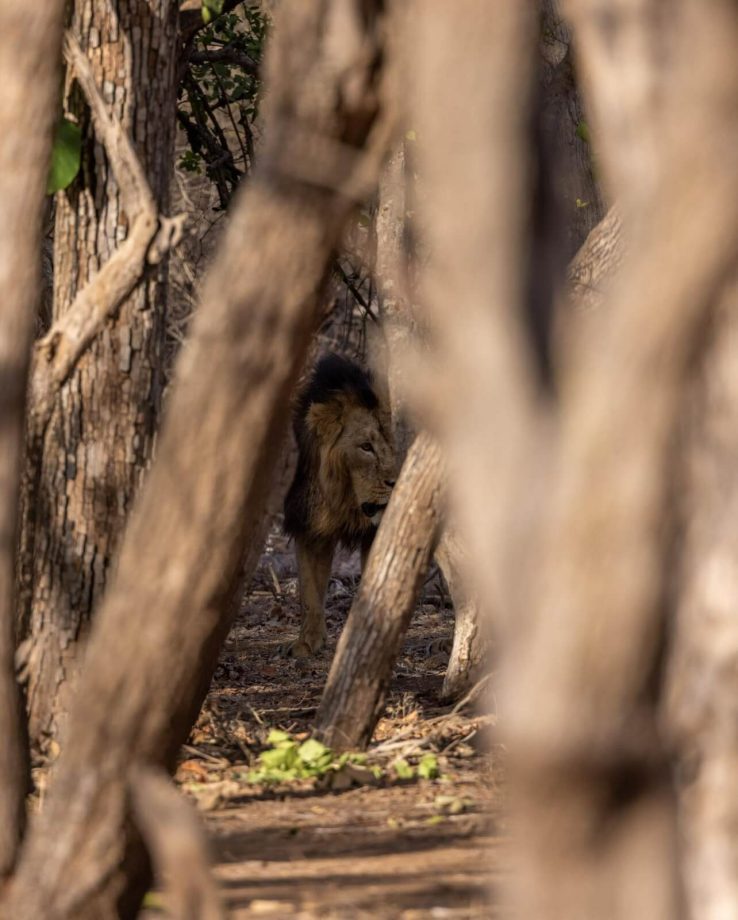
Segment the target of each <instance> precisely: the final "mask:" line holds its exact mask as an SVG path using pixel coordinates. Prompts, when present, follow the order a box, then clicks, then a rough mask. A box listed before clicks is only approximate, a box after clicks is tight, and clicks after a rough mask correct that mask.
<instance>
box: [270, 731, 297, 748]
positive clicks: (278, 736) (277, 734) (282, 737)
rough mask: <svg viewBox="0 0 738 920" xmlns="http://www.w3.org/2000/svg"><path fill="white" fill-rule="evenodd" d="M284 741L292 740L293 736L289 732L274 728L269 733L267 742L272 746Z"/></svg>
mask: <svg viewBox="0 0 738 920" xmlns="http://www.w3.org/2000/svg"><path fill="white" fill-rule="evenodd" d="M282 741H292V738H291V737H290V736H289V733H288V732H283V731H281V730H280V729H279V728H273V729H272V730H271V731H270V732H269V734H268V735H267V744H271V746H272V747H274V746H275V745H277V744H280V743H281V742H282Z"/></svg>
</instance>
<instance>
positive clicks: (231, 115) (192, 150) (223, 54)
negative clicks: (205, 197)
mask: <svg viewBox="0 0 738 920" xmlns="http://www.w3.org/2000/svg"><path fill="white" fill-rule="evenodd" d="M201 9H202V17H203V22H205V23H206V26H205V28H202V29H200V30H199V32H198V33H197V34H196V36H195V38H194V42H193V45H192V48H191V54H192V56H194V58H195V61H191V60H190V62H189V63H188V66H187V68H186V71H185V74H184V77H183V80H182V84H181V87H180V92H179V105H178V121H179V123H180V125H181V126H182V128H183V129H184V131H185V134H186V136H187V141H188V145H189V150H187V151H186V152H185V153H184V154H183V155H182V156H181V157H180V161H179V166H180V167H181V168H182V169H185V170H187V171H188V172H193V173H203V172H204V173H205V174H206V175H207V176H208V177H209V178H210V179H211V180H212V181H213V182H214V184H215V186H216V188H217V190H218V193H219V196H220V202H221V207H222V208H225V207H227V205H228V203H229V201H230V199H231V197H232V195H233V193H234V192H235V190H236V187H237V185H238V183H239V182H240V180H241V178H242V177H243V176H244V175H245V174H247V173H248V172H249V170H250V169H251V166H252V159H253V150H254V142H253V126H254V122H255V120H256V118H257V116H258V113H259V101H260V93H261V80H260V78H259V68H260V64H261V59H262V55H263V50H264V45H265V42H266V35H267V29H268V19H267V17H266V15H265V13H264V12H263V11H262V10H261V9H259V8H258V7H252V6H246V5H245V4H239V6H238V7H237V8H236V9H235V10H233V11H231V12H228V13H223V0H203V2H202V7H201Z"/></svg>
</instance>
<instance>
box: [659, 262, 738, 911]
mask: <svg viewBox="0 0 738 920" xmlns="http://www.w3.org/2000/svg"><path fill="white" fill-rule="evenodd" d="M706 335H707V342H706V347H705V349H704V351H703V352H702V354H701V356H700V359H699V361H698V362H696V364H695V367H694V373H693V375H692V380H691V383H690V391H691V392H690V393H689V394H688V398H687V399H686V400H685V406H684V423H683V429H682V437H681V439H680V440H681V445H680V454H682V455H683V462H682V471H681V476H680V478H679V480H678V481H677V484H676V486H675V489H674V494H675V497H677V502H678V516H679V522H680V523H681V524H682V525H683V527H684V535H683V537H682V541H681V543H680V546H679V549H678V561H679V569H680V575H679V580H678V583H677V586H676V588H675V592H674V594H675V599H676V623H675V634H674V640H673V648H672V654H671V660H670V662H669V666H668V690H669V695H668V698H667V703H668V705H667V716H668V719H669V722H670V724H671V726H672V730H673V732H674V739H675V742H676V747H677V752H678V755H679V769H678V773H677V776H678V791H679V796H680V807H681V815H680V817H681V825H682V839H683V866H684V877H685V882H686V889H687V895H688V900H689V908H690V910H689V915H690V917H691V918H692V920H722V918H730V917H735V916H738V913H737V912H738V836H737V834H736V830H737V829H738V791H737V789H736V777H738V615H737V614H736V609H737V608H738V539H737V538H736V527H735V522H736V515H737V514H738V474H737V473H736V457H738V259H736V270H735V271H734V273H733V277H732V279H731V282H730V283H729V284H728V285H727V286H726V288H725V290H724V291H723V293H722V295H721V296H720V298H719V300H718V303H717V310H716V318H715V322H714V323H713V325H712V327H711V328H710V330H709V332H707V333H706Z"/></svg>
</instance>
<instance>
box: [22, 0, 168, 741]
mask: <svg viewBox="0 0 738 920" xmlns="http://www.w3.org/2000/svg"><path fill="white" fill-rule="evenodd" d="M177 7H178V4H177V2H176V0H153V2H150V3H146V4H141V3H136V2H133V0H122V2H120V3H118V4H116V7H115V11H113V9H112V7H111V6H109V5H108V4H107V3H98V2H95V0H75V2H74V4H73V11H72V19H71V30H72V32H73V33H74V34H75V35H76V36H77V38H78V39H79V41H80V44H81V45H82V47H83V48H84V49H85V51H86V53H87V56H88V59H89V61H90V64H91V66H92V71H93V74H94V78H95V82H96V84H97V86H98V87H99V88H100V89H101V92H102V93H103V96H104V99H105V102H106V103H107V104H108V106H109V107H110V110H111V112H112V113H113V114H114V115H115V116H117V118H118V119H119V120H120V122H121V123H122V125H123V127H124V130H125V131H126V132H127V133H128V134H129V135H130V136H131V137H132V138H133V141H134V145H135V148H136V151H137V153H138V155H139V157H140V159H141V162H142V164H143V167H144V171H145V173H146V175H147V177H148V179H149V184H150V186H151V189H152V191H153V194H154V198H155V200H156V201H157V202H158V204H159V206H160V208H164V209H166V207H167V203H168V195H169V188H170V184H171V179H172V174H173V172H172V171H173V163H174V146H173V140H174V125H175V102H176V99H175V92H176V86H175V61H176V52H177ZM65 107H66V109H67V110H68V111H69V112H70V113H72V115H73V116H74V117H75V118H77V119H78V120H79V122H80V124H81V125H82V126H83V152H82V157H83V160H82V167H81V171H80V175H79V177H78V178H77V179H76V180H75V182H74V183H73V184H72V185H71V186H70V188H69V189H67V191H65V192H62V193H59V194H58V195H57V207H56V229H55V240H54V304H53V317H54V318H56V317H59V316H62V315H63V314H64V313H65V311H67V310H68V309H69V307H70V305H71V304H72V302H73V300H74V298H75V295H76V294H77V293H78V292H79V291H80V290H81V289H83V288H84V287H85V285H86V284H87V283H88V281H89V280H90V279H91V278H92V277H93V276H94V275H95V274H96V273H98V272H99V271H100V269H101V268H102V266H103V265H104V264H105V262H106V261H107V260H108V259H109V258H110V256H111V255H112V254H113V253H114V252H115V251H116V250H117V249H118V247H119V246H120V244H121V241H122V240H124V239H125V238H126V235H127V232H128V229H129V225H130V220H131V218H132V215H130V214H126V213H124V210H123V205H122V201H121V194H120V189H119V187H118V185H117V184H116V181H115V178H114V176H113V173H112V170H111V167H110V162H109V159H108V157H107V155H106V153H105V151H104V150H103V147H102V145H101V142H100V139H99V138H97V137H96V136H95V133H94V131H93V129H92V125H91V122H90V118H89V109H88V108H87V105H86V103H85V101H84V99H83V97H82V95H81V93H80V91H79V89H78V88H77V87H76V84H75V83H73V82H72V81H70V80H69V79H68V80H67V84H66V87H65ZM166 279H167V271H166V263H162V264H161V265H159V266H158V267H155V268H150V269H148V270H147V272H146V274H145V277H144V278H142V279H141V282H140V284H138V286H137V287H136V288H135V290H134V291H133V292H132V293H131V294H130V296H129V297H128V298H127V299H126V301H125V302H124V303H123V304H122V305H121V307H120V309H119V311H118V313H117V315H116V316H115V317H114V318H111V319H109V320H108V321H107V323H106V325H105V328H104V331H103V332H102V334H100V335H99V336H98V337H97V339H96V340H95V341H94V342H93V343H92V345H91V346H90V347H89V350H88V351H87V353H86V354H85V355H84V356H83V357H82V358H81V360H80V361H79V364H78V365H77V367H76V369H75V371H74V372H73V374H72V375H71V377H70V378H69V379H68V380H67V382H66V383H65V384H64V386H63V388H62V390H61V392H60V393H59V394H58V396H57V399H56V407H55V410H54V412H53V415H52V417H51V420H50V422H49V424H48V426H47V427H46V430H45V433H44V436H43V440H42V442H41V443H40V444H32V451H33V454H32V456H31V459H30V466H31V469H30V471H29V480H30V481H29V490H28V494H27V495H26V507H25V513H24V532H23V535H22V543H21V546H22V557H21V560H20V564H21V568H20V582H21V598H22V604H21V610H20V634H21V638H22V639H27V640H28V641H27V642H26V643H25V645H24V656H25V667H26V673H27V675H28V686H27V706H28V714H29V729H30V735H31V740H32V743H33V744H34V745H37V746H39V747H42V746H43V744H44V742H45V740H46V739H47V738H48V737H49V736H53V735H54V734H56V732H57V728H58V722H59V718H60V716H61V715H62V714H63V713H64V712H65V710H66V708H67V706H68V702H69V690H70V687H71V684H72V683H73V680H74V677H75V672H76V668H77V664H78V659H79V652H80V643H81V642H82V640H83V639H84V638H85V636H86V634H87V630H88V626H89V620H90V615H91V612H92V610H93V608H94V607H95V605H96V603H97V602H98V601H99V599H100V597H101V596H102V594H103V591H104V588H105V585H106V582H107V578H108V574H109V569H110V563H111V559H112V558H113V554H114V553H115V550H116V548H117V546H118V542H119V540H120V537H121V533H122V530H123V526H124V523H125V521H126V518H127V516H128V512H129V510H130V507H131V503H132V501H133V496H134V494H135V491H136V489H137V487H138V485H139V483H140V481H141V477H142V475H143V473H144V471H145V469H146V467H147V465H148V463H149V461H150V459H151V455H152V450H153V443H154V433H155V431H156V427H157V423H158V418H159V408H160V403H161V395H162V386H163V367H162V362H163V345H164V334H165V319H166V317H165V308H166Z"/></svg>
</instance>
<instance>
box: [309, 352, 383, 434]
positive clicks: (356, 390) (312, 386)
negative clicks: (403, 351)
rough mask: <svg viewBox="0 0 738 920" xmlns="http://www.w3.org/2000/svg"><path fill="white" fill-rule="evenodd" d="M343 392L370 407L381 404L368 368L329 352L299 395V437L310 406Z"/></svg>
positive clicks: (374, 407) (324, 401)
mask: <svg viewBox="0 0 738 920" xmlns="http://www.w3.org/2000/svg"><path fill="white" fill-rule="evenodd" d="M339 393H346V394H347V395H350V396H353V397H354V398H355V399H356V401H357V402H358V403H359V404H360V405H362V406H364V407H365V408H366V409H376V408H377V406H378V405H379V400H378V399H377V394H376V393H375V392H374V389H373V388H372V378H371V374H369V373H368V371H365V370H364V369H363V368H361V367H359V365H358V364H356V363H355V362H354V361H350V360H349V359H348V358H344V357H343V356H342V355H335V354H330V355H326V356H325V357H324V358H321V359H320V361H318V363H317V364H316V365H315V367H314V369H313V372H312V374H311V375H310V379H309V380H308V382H307V384H306V385H305V387H304V388H303V390H302V392H301V393H300V395H299V396H298V398H297V403H296V405H295V415H294V425H295V434H296V435H297V437H298V439H299V437H300V429H301V428H302V427H303V425H304V422H305V416H306V415H307V414H308V411H309V409H310V406H312V405H313V404H314V403H327V402H330V401H331V399H333V398H334V397H336V396H337V395H338V394H339Z"/></svg>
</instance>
